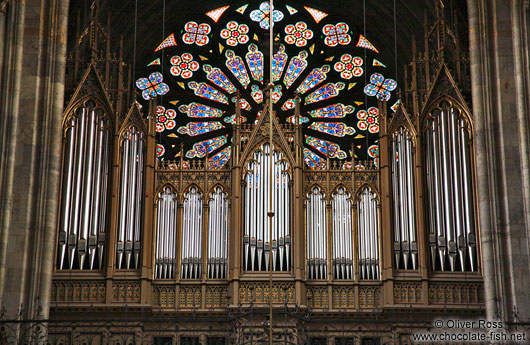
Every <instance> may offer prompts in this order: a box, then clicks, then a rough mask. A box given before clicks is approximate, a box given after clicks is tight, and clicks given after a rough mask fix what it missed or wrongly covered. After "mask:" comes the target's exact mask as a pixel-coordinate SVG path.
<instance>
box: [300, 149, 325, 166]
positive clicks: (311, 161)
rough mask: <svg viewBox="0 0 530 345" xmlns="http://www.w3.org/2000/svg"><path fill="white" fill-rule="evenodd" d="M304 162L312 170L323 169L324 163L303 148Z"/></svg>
mask: <svg viewBox="0 0 530 345" xmlns="http://www.w3.org/2000/svg"><path fill="white" fill-rule="evenodd" d="M304 161H305V163H306V164H307V166H308V167H309V168H311V169H312V170H316V169H325V168H326V161H325V160H324V159H322V158H321V157H320V156H318V155H316V154H314V153H313V152H311V151H310V150H308V149H306V148H305V147H304Z"/></svg>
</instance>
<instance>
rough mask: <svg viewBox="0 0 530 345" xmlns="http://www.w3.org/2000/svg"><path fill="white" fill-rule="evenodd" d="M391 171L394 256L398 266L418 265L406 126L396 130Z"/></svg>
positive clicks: (410, 149)
mask: <svg viewBox="0 0 530 345" xmlns="http://www.w3.org/2000/svg"><path fill="white" fill-rule="evenodd" d="M390 149H391V174H392V196H393V206H394V212H393V223H394V259H395V264H396V267H397V268H401V269H413V270H415V269H417V262H418V244H417V242H416V225H415V223H416V219H415V212H414V210H415V208H416V206H415V198H414V182H413V180H414V179H413V169H414V166H413V159H412V136H411V135H410V132H408V131H407V130H406V129H404V128H403V127H399V128H398V130H397V131H396V132H394V133H393V134H392V138H391V141H390Z"/></svg>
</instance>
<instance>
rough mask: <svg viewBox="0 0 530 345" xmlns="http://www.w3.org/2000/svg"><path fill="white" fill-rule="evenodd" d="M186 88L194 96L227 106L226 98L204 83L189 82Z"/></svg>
mask: <svg viewBox="0 0 530 345" xmlns="http://www.w3.org/2000/svg"><path fill="white" fill-rule="evenodd" d="M188 87H189V88H190V89H192V90H193V92H194V93H195V95H196V96H199V97H202V98H206V99H209V100H212V101H216V102H219V103H224V104H228V97H226V96H225V95H223V94H222V93H221V92H219V91H218V90H216V89H214V88H213V87H211V86H210V85H208V84H206V83H197V82H194V81H190V82H189V83H188Z"/></svg>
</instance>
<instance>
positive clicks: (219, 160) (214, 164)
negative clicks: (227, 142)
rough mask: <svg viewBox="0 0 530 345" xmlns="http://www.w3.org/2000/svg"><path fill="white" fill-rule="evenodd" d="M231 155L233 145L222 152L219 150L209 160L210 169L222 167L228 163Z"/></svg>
mask: <svg viewBox="0 0 530 345" xmlns="http://www.w3.org/2000/svg"><path fill="white" fill-rule="evenodd" d="M231 155H232V147H231V146H228V147H227V148H226V149H224V150H222V151H221V152H219V153H218V154H216V155H215V156H213V157H211V158H210V159H209V160H208V167H209V168H210V169H221V168H222V167H223V166H224V165H225V164H226V162H228V160H229V159H230V156H231Z"/></svg>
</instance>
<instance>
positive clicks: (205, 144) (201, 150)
mask: <svg viewBox="0 0 530 345" xmlns="http://www.w3.org/2000/svg"><path fill="white" fill-rule="evenodd" d="M227 139H228V136H227V135H223V136H221V137H217V138H212V139H208V140H204V141H201V142H198V143H195V144H194V145H193V147H192V149H191V150H189V151H188V152H187V153H186V157H187V158H203V157H205V156H206V152H208V153H211V152H213V151H215V150H217V149H218V148H220V147H221V146H223V145H224V144H226V143H227Z"/></svg>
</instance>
